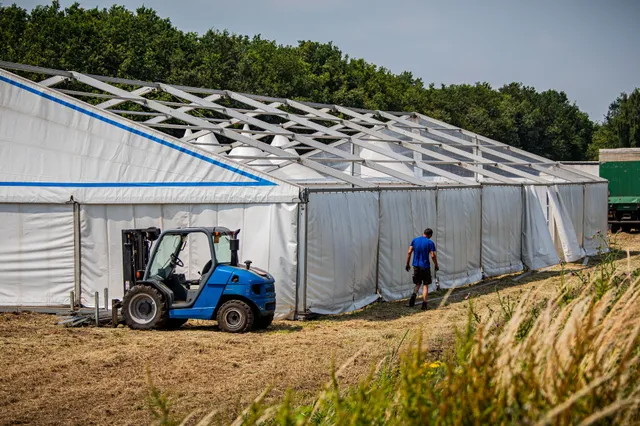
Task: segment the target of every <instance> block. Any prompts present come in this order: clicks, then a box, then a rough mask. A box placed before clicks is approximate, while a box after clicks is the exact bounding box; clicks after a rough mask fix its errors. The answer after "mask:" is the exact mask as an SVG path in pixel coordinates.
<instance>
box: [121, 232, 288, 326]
mask: <svg viewBox="0 0 640 426" xmlns="http://www.w3.org/2000/svg"><path fill="white" fill-rule="evenodd" d="M239 232H240V230H236V231H231V230H229V229H227V228H223V227H214V228H179V229H172V230H168V231H165V232H162V233H161V231H160V229H158V228H147V229H126V230H123V231H122V253H123V277H124V297H123V299H122V302H121V304H120V307H121V316H122V318H123V319H124V323H125V324H126V325H128V326H129V327H130V328H132V329H136V330H149V329H162V328H165V329H166V328H178V327H180V326H182V325H183V324H184V323H186V322H187V321H188V320H189V319H203V320H213V319H216V320H217V322H218V326H219V327H220V329H222V330H223V331H226V332H229V333H244V332H247V331H249V330H260V329H266V328H267V327H269V325H271V322H272V321H273V315H274V313H275V309H276V293H275V281H274V279H273V277H272V276H271V275H270V274H269V273H268V272H265V271H262V270H260V269H258V268H255V267H251V261H246V262H244V263H245V266H244V267H241V266H238V250H239V247H240V242H239V240H238V234H239ZM154 241H156V242H155V243H154ZM152 246H153V247H152ZM207 246H208V250H207ZM207 251H208V253H209V255H208V258H207V256H205V257H204V258H203V256H202V253H206V252H207ZM184 253H189V254H191V256H188V259H190V260H191V261H192V262H191V263H192V264H191V265H189V267H185V263H184V262H183V261H182V260H181V258H180V257H181V255H183V254H184ZM183 258H187V256H185V255H183ZM194 258H198V259H197V260H199V261H200V262H204V263H203V266H202V268H201V270H198V271H197V272H195V273H196V274H197V275H196V276H195V277H194V276H193V275H192V276H189V277H187V275H189V274H193V273H194V270H195V268H196V267H197V266H198V265H195V264H194V263H195V262H193V259H194Z"/></svg>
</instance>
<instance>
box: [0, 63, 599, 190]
mask: <svg viewBox="0 0 640 426" xmlns="http://www.w3.org/2000/svg"><path fill="white" fill-rule="evenodd" d="M0 68H3V69H6V70H12V71H18V72H21V74H23V75H26V76H27V77H28V78H30V79H31V80H33V81H36V82H37V83H38V84H39V85H41V86H44V87H48V88H52V89H54V90H57V91H59V92H62V93H66V94H68V95H71V96H73V97H76V98H78V99H81V100H83V101H85V102H89V103H93V104H95V105H96V106H97V107H98V108H100V109H103V110H105V111H110V112H111V113H115V114H118V115H120V116H123V117H124V118H127V119H129V120H133V121H135V122H137V123H138V124H143V125H145V126H147V127H149V128H152V129H154V130H159V131H162V132H165V133H168V134H171V135H173V136H176V132H178V131H180V132H182V133H184V136H181V139H182V140H183V141H185V142H188V143H192V144H194V145H199V146H203V147H204V148H205V149H207V150H209V151H211V152H212V153H214V154H218V155H226V154H228V153H229V152H230V151H231V150H232V149H233V148H237V147H250V148H254V149H255V148H257V149H259V150H261V151H262V152H264V154H260V155H257V154H253V155H228V157H227V158H230V159H233V160H235V161H238V162H242V163H243V164H246V165H248V166H250V167H258V168H259V169H260V170H262V171H263V172H266V173H269V174H271V173H274V172H276V171H278V170H279V169H282V168H283V167H286V166H288V165H292V164H298V165H300V166H303V167H306V168H307V169H310V170H313V171H314V172H316V173H319V174H320V175H322V176H323V177H324V178H323V179H312V180H296V179H285V180H289V181H290V182H291V183H294V184H296V185H299V186H302V187H306V188H309V189H310V190H314V189H321V188H331V189H341V188H345V189H346V188H369V189H375V188H381V187H403V188H410V187H414V188H424V187H427V188H429V187H431V188H433V187H450V186H479V185H482V184H492V185H495V184H498V185H523V184H528V185H551V184H576V183H596V182H604V180H603V179H600V178H598V177H596V176H593V175H590V174H587V173H585V172H582V171H580V170H577V169H573V168H571V167H569V166H566V165H563V164H561V163H559V162H556V161H552V160H549V159H547V158H544V157H540V156H538V155H535V154H531V153H529V152H526V151H523V150H521V149H517V148H514V147H511V146H509V145H506V144H504V143H501V142H498V141H495V140H493V139H490V138H487V137H484V136H482V135H478V134H476V133H474V132H470V131H467V130H464V129H461V128H458V127H456V126H452V125H450V124H447V123H445V122H442V121H439V120H436V119H434V118H432V117H428V116H426V115H424V114H420V113H417V112H389V111H373V110H365V109H359V108H348V107H344V106H338V105H329V104H318V103H313V102H301V101H295V100H291V99H284V98H272V97H266V96H258V95H247V94H241V93H237V92H233V91H228V90H214V89H205V88H196V87H186V86H180V85H174V84H165V83H151V82H145V81H138V80H129V79H122V78H113V77H104V76H95V75H87V74H82V73H79V72H75V71H61V70H54V69H49V68H42V67H35V66H30V65H22V64H15V63H10V62H3V61H0ZM70 87H72V88H70ZM124 87H126V88H127V89H129V90H126V89H125V88H124ZM131 87H133V89H131ZM125 104H128V105H132V104H135V105H136V109H135V110H132V109H123V106H124V105H125ZM211 135H213V136H214V138H211ZM274 136H283V137H285V138H287V141H288V143H286V144H285V145H281V146H278V147H276V146H272V145H270V144H269V143H266V142H265V141H264V139H266V138H268V137H274ZM203 137H205V139H206V137H209V138H210V139H211V140H212V141H213V142H211V141H209V142H206V141H204V142H203ZM215 137H222V138H223V139H224V143H218V142H217V139H215ZM381 144H383V145H381ZM385 145H386V146H385ZM391 148H397V149H399V150H400V151H401V152H398V151H397V150H393V149H391ZM363 151H369V152H371V153H374V158H373V159H371V158H366V157H363V155H362V152H363ZM336 164H347V165H348V166H347V168H346V169H344V168H343V169H340V168H336V167H335V165H336ZM396 164H400V165H404V166H408V167H409V168H412V169H413V174H409V173H406V172H405V171H403V170H397V169H396V168H394V165H396ZM372 171H373V172H374V174H375V175H376V177H375V178H374V177H370V176H367V173H371V172H372ZM279 177H280V179H282V176H279Z"/></svg>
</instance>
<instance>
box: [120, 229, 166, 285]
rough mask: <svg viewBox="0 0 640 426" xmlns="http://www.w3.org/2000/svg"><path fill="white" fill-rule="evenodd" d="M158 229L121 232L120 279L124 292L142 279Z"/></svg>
mask: <svg viewBox="0 0 640 426" xmlns="http://www.w3.org/2000/svg"><path fill="white" fill-rule="evenodd" d="M160 233H161V231H160V229H159V228H155V227H152V228H145V229H124V230H122V268H123V269H122V279H123V285H124V292H125V293H126V292H127V291H128V290H129V289H130V288H131V287H133V286H134V285H136V283H137V282H138V281H139V280H142V278H143V277H144V271H145V270H146V268H147V263H148V262H149V256H150V253H151V244H152V243H153V241H155V240H157V239H158V237H159V236H160Z"/></svg>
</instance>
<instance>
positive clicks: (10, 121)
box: [0, 70, 300, 204]
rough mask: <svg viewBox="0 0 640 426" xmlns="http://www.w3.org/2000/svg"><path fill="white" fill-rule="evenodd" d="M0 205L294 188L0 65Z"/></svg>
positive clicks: (231, 196) (218, 197)
mask: <svg viewBox="0 0 640 426" xmlns="http://www.w3.org/2000/svg"><path fill="white" fill-rule="evenodd" d="M0 117H2V125H1V126H0V161H1V167H0V197H1V199H2V200H3V202H16V203H35V202H40V203H43V202H44V203H64V202H66V201H68V200H69V199H70V197H71V196H73V198H74V200H75V201H78V202H81V203H96V204H100V203H189V202H192V201H193V200H199V201H200V202H203V203H233V202H291V201H293V200H295V199H297V198H298V195H299V192H300V188H299V187H297V186H295V185H291V184H289V183H286V182H283V181H279V180H277V179H275V178H273V177H270V176H268V175H266V174H261V173H260V172H257V171H255V170H253V169H251V168H248V167H245V166H243V165H240V164H237V163H235V162H231V161H228V160H226V159H225V158H223V157H220V156H216V155H214V154H211V153H207V151H205V150H202V149H199V148H197V147H194V146H192V145H189V144H188V143H186V142H182V141H180V140H179V139H176V138H172V137H170V136H168V135H166V134H164V133H161V132H158V131H154V130H151V129H149V128H147V127H144V126H142V125H139V124H137V123H134V122H132V121H130V120H127V119H125V118H122V117H120V116H118V115H116V114H113V113H110V112H107V111H104V110H101V109H99V108H96V107H94V106H91V105H88V104H86V103H84V102H81V101H78V100H76V99H74V98H72V97H70V96H66V95H64V94H61V93H59V92H56V91H54V90H53V89H48V88H44V87H41V86H38V85H37V84H35V83H32V82H30V81H29V80H26V79H23V78H20V77H17V76H15V75H13V74H10V73H7V72H5V71H2V70H0Z"/></svg>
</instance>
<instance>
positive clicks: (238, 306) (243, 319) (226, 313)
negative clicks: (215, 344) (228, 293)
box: [217, 300, 253, 333]
mask: <svg viewBox="0 0 640 426" xmlns="http://www.w3.org/2000/svg"><path fill="white" fill-rule="evenodd" d="M217 320H218V327H220V328H221V329H222V331H226V332H228V333H244V332H246V331H249V330H250V329H251V327H252V326H253V310H252V309H251V306H249V305H247V304H246V303H244V302H243V301H242V300H229V301H228V302H225V304H224V305H222V306H221V307H220V309H219V310H218V316H217Z"/></svg>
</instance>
